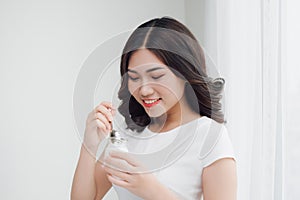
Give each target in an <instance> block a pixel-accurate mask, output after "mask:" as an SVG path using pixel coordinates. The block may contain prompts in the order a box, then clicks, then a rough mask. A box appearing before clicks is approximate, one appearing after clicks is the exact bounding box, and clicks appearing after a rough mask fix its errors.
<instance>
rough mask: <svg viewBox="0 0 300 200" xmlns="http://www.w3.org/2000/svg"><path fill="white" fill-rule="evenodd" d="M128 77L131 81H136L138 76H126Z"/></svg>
mask: <svg viewBox="0 0 300 200" xmlns="http://www.w3.org/2000/svg"><path fill="white" fill-rule="evenodd" d="M128 78H129V79H130V80H132V81H137V80H138V79H139V77H132V76H128Z"/></svg>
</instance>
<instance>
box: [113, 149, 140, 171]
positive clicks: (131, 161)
mask: <svg viewBox="0 0 300 200" xmlns="http://www.w3.org/2000/svg"><path fill="white" fill-rule="evenodd" d="M109 155H110V156H111V157H112V158H118V159H122V160H125V161H126V162H127V163H129V164H130V165H132V166H134V167H141V166H142V163H140V162H139V161H138V160H137V159H135V158H134V157H132V156H131V155H130V154H129V153H128V152H124V151H117V150H111V151H110V152H109Z"/></svg>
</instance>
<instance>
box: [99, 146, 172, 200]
mask: <svg viewBox="0 0 300 200" xmlns="http://www.w3.org/2000/svg"><path fill="white" fill-rule="evenodd" d="M105 165H106V166H104V169H105V170H106V172H107V176H108V180H109V181H110V182H111V183H112V184H115V185H117V186H120V187H123V188H126V189H127V190H129V191H130V192H131V193H133V194H135V195H137V196H139V197H141V198H143V199H153V196H154V195H155V194H160V195H161V194H164V193H166V191H168V192H171V191H169V190H168V189H167V188H165V187H164V186H163V185H162V184H161V183H160V182H159V181H158V180H157V178H156V177H155V176H154V175H153V174H152V173H148V172H145V171H146V170H145V168H144V167H143V166H142V164H141V163H139V162H138V161H136V160H134V159H133V158H132V157H131V156H130V155H129V154H128V153H126V152H121V151H111V152H110V153H109V156H107V158H106V159H105ZM160 191H161V192H162V193H160Z"/></svg>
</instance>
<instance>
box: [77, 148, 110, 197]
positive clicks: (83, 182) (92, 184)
mask: <svg viewBox="0 0 300 200" xmlns="http://www.w3.org/2000/svg"><path fill="white" fill-rule="evenodd" d="M110 187H111V184H110V182H109V181H108V180H107V178H106V173H105V172H104V170H103V169H102V167H101V165H100V164H97V163H96V162H95V158H94V157H93V156H91V155H90V153H89V152H88V151H87V150H86V149H85V147H84V146H82V147H81V152H80V158H79V161H78V164H77V168H76V171H75V174H74V179H73V184H72V191H71V199H72V200H82V199H85V200H94V199H101V198H102V197H103V196H104V195H105V194H106V192H107V191H108V190H109V189H110Z"/></svg>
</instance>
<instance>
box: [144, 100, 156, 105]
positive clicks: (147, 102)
mask: <svg viewBox="0 0 300 200" xmlns="http://www.w3.org/2000/svg"><path fill="white" fill-rule="evenodd" d="M158 100H159V99H153V100H144V102H145V103H146V104H151V103H154V102H156V101H158Z"/></svg>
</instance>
